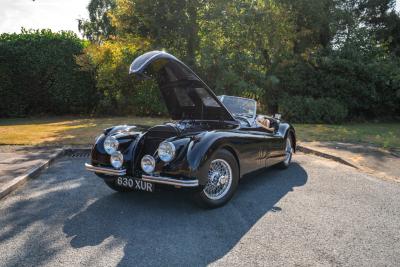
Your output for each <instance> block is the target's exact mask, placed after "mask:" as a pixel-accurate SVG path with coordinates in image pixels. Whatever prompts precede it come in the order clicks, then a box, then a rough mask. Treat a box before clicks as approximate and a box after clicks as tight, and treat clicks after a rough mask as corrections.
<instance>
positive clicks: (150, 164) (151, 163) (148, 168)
mask: <svg viewBox="0 0 400 267" xmlns="http://www.w3.org/2000/svg"><path fill="white" fill-rule="evenodd" d="M140 167H142V170H143V171H144V172H145V173H147V174H150V173H152V172H154V170H155V168H156V160H155V159H154V157H153V156H151V155H144V156H143V158H142V160H141V161H140Z"/></svg>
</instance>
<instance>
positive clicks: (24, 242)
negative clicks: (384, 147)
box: [0, 154, 400, 266]
mask: <svg viewBox="0 0 400 267" xmlns="http://www.w3.org/2000/svg"><path fill="white" fill-rule="evenodd" d="M85 160H87V159H82V158H81V159H79V158H78V159H73V158H63V159H61V160H59V161H57V162H56V163H55V164H54V165H53V166H52V167H51V168H49V169H48V170H47V171H45V172H44V173H43V174H42V175H41V176H40V177H38V178H37V179H35V180H31V181H29V182H28V183H27V184H26V185H25V186H24V187H22V188H20V189H19V190H17V191H16V192H14V193H13V194H11V195H10V196H8V197H6V198H5V199H3V200H1V201H0V265H1V266H37V265H47V266H77V265H85V266H106V265H107V266H114V265H120V266H142V265H151V266H154V265H162V266H170V265H174V266H203V265H208V264H211V265H220V266H234V265H236V266H255V265H264V266H265V265H268V266H271V265H285V266H287V265H289V266H290V265H298V266H305V265H307V266H311V265H312V266H314V265H351V266H400V183H395V182H390V181H384V180H379V179H376V178H374V177H371V176H368V175H366V174H363V173H360V172H358V171H356V170H354V169H352V168H350V167H347V166H344V165H340V164H337V163H335V162H332V161H329V160H325V159H321V158H317V157H314V156H308V155H302V154H299V155H296V156H295V161H294V163H293V164H292V166H291V167H290V168H289V169H288V170H284V171H282V170H277V169H270V170H267V171H266V172H264V173H262V174H260V175H257V176H254V177H250V178H248V179H246V180H245V181H243V182H242V183H241V184H240V185H239V190H238V192H237V194H236V195H235V197H234V199H233V200H232V201H231V202H230V203H229V204H228V205H226V206H225V207H223V208H220V209H215V210H204V209H200V208H197V207H196V206H195V205H194V204H193V203H192V202H191V201H190V198H189V196H188V195H187V194H183V193H179V192H178V193H176V192H162V193H156V194H151V193H141V192H135V193H131V194H119V193H114V192H113V191H112V190H111V189H108V188H107V187H106V186H105V185H104V184H103V183H102V182H101V180H99V179H98V178H96V177H95V176H94V175H93V174H90V173H88V172H86V171H85V170H84V168H83V163H84V162H85Z"/></svg>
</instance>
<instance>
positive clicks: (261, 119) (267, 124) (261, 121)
mask: <svg viewBox="0 0 400 267" xmlns="http://www.w3.org/2000/svg"><path fill="white" fill-rule="evenodd" d="M256 122H257V124H258V125H259V126H261V127H263V128H265V129H267V130H268V131H274V128H273V127H271V121H270V120H269V119H268V118H267V117H266V116H263V115H258V116H257V119H256Z"/></svg>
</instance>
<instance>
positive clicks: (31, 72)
mask: <svg viewBox="0 0 400 267" xmlns="http://www.w3.org/2000/svg"><path fill="white" fill-rule="evenodd" d="M83 49H84V44H83V42H82V40H80V39H79V38H78V37H77V36H76V35H75V34H74V33H72V32H59V33H53V32H51V31H50V30H41V31H25V30H23V31H22V33H21V34H1V35H0V80H1V82H0V95H1V102H0V116H1V117H7V116H30V115H38V114H78V113H89V112H91V110H92V109H93V107H94V106H95V105H96V104H97V96H96V89H95V86H94V81H93V75H92V74H91V73H90V72H89V71H83V70H81V69H80V67H79V66H78V65H77V64H76V61H75V56H76V55H79V54H81V53H83Z"/></svg>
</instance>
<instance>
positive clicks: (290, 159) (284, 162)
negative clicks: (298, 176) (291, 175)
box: [277, 133, 294, 169]
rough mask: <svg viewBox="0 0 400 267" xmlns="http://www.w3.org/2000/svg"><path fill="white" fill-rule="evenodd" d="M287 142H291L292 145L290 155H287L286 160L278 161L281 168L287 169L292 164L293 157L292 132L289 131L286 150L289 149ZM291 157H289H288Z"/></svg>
mask: <svg viewBox="0 0 400 267" xmlns="http://www.w3.org/2000/svg"><path fill="white" fill-rule="evenodd" d="M287 142H290V147H291V152H290V155H286V156H285V160H284V161H282V162H280V163H278V164H277V166H278V168H280V169H287V168H289V166H290V163H291V162H292V157H293V144H294V143H293V137H292V134H290V133H289V135H288V136H287V137H286V140H285V151H286V150H287ZM287 157H289V158H287Z"/></svg>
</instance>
